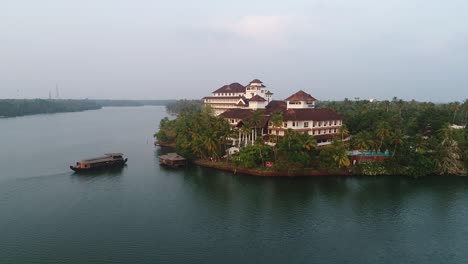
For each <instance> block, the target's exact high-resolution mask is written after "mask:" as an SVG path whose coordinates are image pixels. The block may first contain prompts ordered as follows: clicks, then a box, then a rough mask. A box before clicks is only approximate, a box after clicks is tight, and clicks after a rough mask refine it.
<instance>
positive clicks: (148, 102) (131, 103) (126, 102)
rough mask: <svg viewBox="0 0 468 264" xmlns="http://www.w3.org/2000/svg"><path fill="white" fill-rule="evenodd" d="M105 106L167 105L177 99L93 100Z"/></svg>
mask: <svg viewBox="0 0 468 264" xmlns="http://www.w3.org/2000/svg"><path fill="white" fill-rule="evenodd" d="M93 101H95V102H96V103H98V104H99V105H102V106H103V107H106V106H115V107H122V106H144V105H155V106H165V105H168V104H171V103H174V102H175V100H108V99H97V100H93Z"/></svg>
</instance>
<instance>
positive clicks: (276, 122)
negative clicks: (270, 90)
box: [270, 112, 283, 143]
mask: <svg viewBox="0 0 468 264" xmlns="http://www.w3.org/2000/svg"><path fill="white" fill-rule="evenodd" d="M270 122H271V124H272V126H273V128H275V131H276V143H278V128H280V127H281V126H282V125H283V114H282V113H281V112H275V113H273V115H272V116H271V119H270Z"/></svg>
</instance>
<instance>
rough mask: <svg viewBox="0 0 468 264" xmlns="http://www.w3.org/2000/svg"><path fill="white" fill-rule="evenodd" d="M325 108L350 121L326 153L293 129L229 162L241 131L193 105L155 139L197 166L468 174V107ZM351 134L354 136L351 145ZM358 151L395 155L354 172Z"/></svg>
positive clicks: (347, 104)
mask: <svg viewBox="0 0 468 264" xmlns="http://www.w3.org/2000/svg"><path fill="white" fill-rule="evenodd" d="M318 107H323V108H325V107H326V108H332V109H334V110H335V111H337V112H338V113H339V114H340V115H342V116H343V117H344V126H343V127H342V128H341V130H340V131H339V132H340V133H339V134H338V135H337V136H336V138H335V139H334V140H333V143H332V144H330V145H328V146H326V147H321V148H317V144H316V141H315V139H314V138H313V137H312V136H309V135H307V134H299V133H296V132H294V131H292V130H289V131H287V132H286V134H285V136H283V137H278V136H274V135H273V136H270V138H262V137H258V138H257V140H256V141H255V142H254V143H253V144H248V145H246V146H244V147H242V148H241V149H240V152H239V153H237V154H234V155H231V156H229V157H226V156H225V155H226V149H227V148H228V147H229V146H230V143H231V142H230V140H229V139H230V138H236V137H237V135H238V133H239V132H238V131H235V130H230V127H229V124H228V123H227V121H225V120H224V119H222V118H219V117H215V116H212V115H211V114H210V113H209V110H207V109H201V108H198V107H193V106H187V107H186V108H183V110H182V112H181V113H180V114H179V115H178V117H177V118H176V119H174V120H169V119H163V120H161V123H160V130H159V131H158V132H157V133H156V134H155V137H156V138H157V140H158V141H159V142H161V143H165V144H169V145H170V144H173V145H175V146H176V148H177V151H178V152H180V153H181V154H182V155H185V156H187V157H188V158H191V159H205V160H207V159H209V160H213V161H222V162H225V163H228V164H232V165H233V166H239V167H243V168H257V169H259V170H283V171H284V170H288V171H289V170H307V169H314V170H326V171H329V172H332V171H336V170H343V169H347V170H350V171H352V173H354V174H359V175H407V176H412V177H420V176H426V175H465V174H466V172H467V170H468V129H467V128H466V124H467V121H468V100H465V102H464V103H458V102H455V103H449V104H434V103H426V102H416V101H410V102H406V101H403V100H399V99H397V98H394V99H393V100H392V101H381V102H369V101H366V100H355V101H351V100H344V101H340V102H322V103H321V104H320V105H319V106H318ZM258 111H261V110H258ZM256 116H257V115H255V114H253V115H252V117H251V119H250V120H246V121H245V122H244V126H243V127H242V128H241V129H240V132H248V131H250V130H251V128H252V127H256V126H255V124H256V123H257V119H258V118H256ZM258 116H259V115H258ZM270 121H271V123H272V124H273V125H275V124H276V123H278V124H281V122H282V116H281V115H280V114H273V115H272V117H271V120H270ZM254 133H258V131H255V132H254ZM347 134H350V135H351V137H350V138H349V140H343V139H344V137H345V135H347ZM265 141H270V142H273V143H276V144H265ZM350 150H360V151H367V152H374V153H382V152H386V153H388V156H387V157H386V159H385V160H384V161H381V160H375V161H372V160H371V161H370V162H366V163H360V164H356V165H353V164H351V162H350V159H349V156H348V151H350ZM222 157H226V158H225V159H222ZM266 164H272V166H271V167H270V166H267V165H266Z"/></svg>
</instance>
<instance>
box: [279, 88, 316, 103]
mask: <svg viewBox="0 0 468 264" xmlns="http://www.w3.org/2000/svg"><path fill="white" fill-rule="evenodd" d="M310 100H313V101H315V100H317V99H315V98H314V97H312V95H310V94H308V93H306V92H304V91H302V90H300V91H299V92H297V93H295V94H293V95H291V96H289V97H288V98H286V99H285V101H310Z"/></svg>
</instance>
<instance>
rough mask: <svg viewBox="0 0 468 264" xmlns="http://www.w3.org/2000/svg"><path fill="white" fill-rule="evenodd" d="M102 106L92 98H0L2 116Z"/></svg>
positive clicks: (0, 113) (71, 110)
mask: <svg viewBox="0 0 468 264" xmlns="http://www.w3.org/2000/svg"><path fill="white" fill-rule="evenodd" d="M100 108H101V105H99V104H97V103H96V102H94V101H91V100H44V99H31V100H29V99H23V100H15V99H3V100H0V117H14V116H24V115H33V114H46V113H60V112H77V111H84V110H93V109H100Z"/></svg>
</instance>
